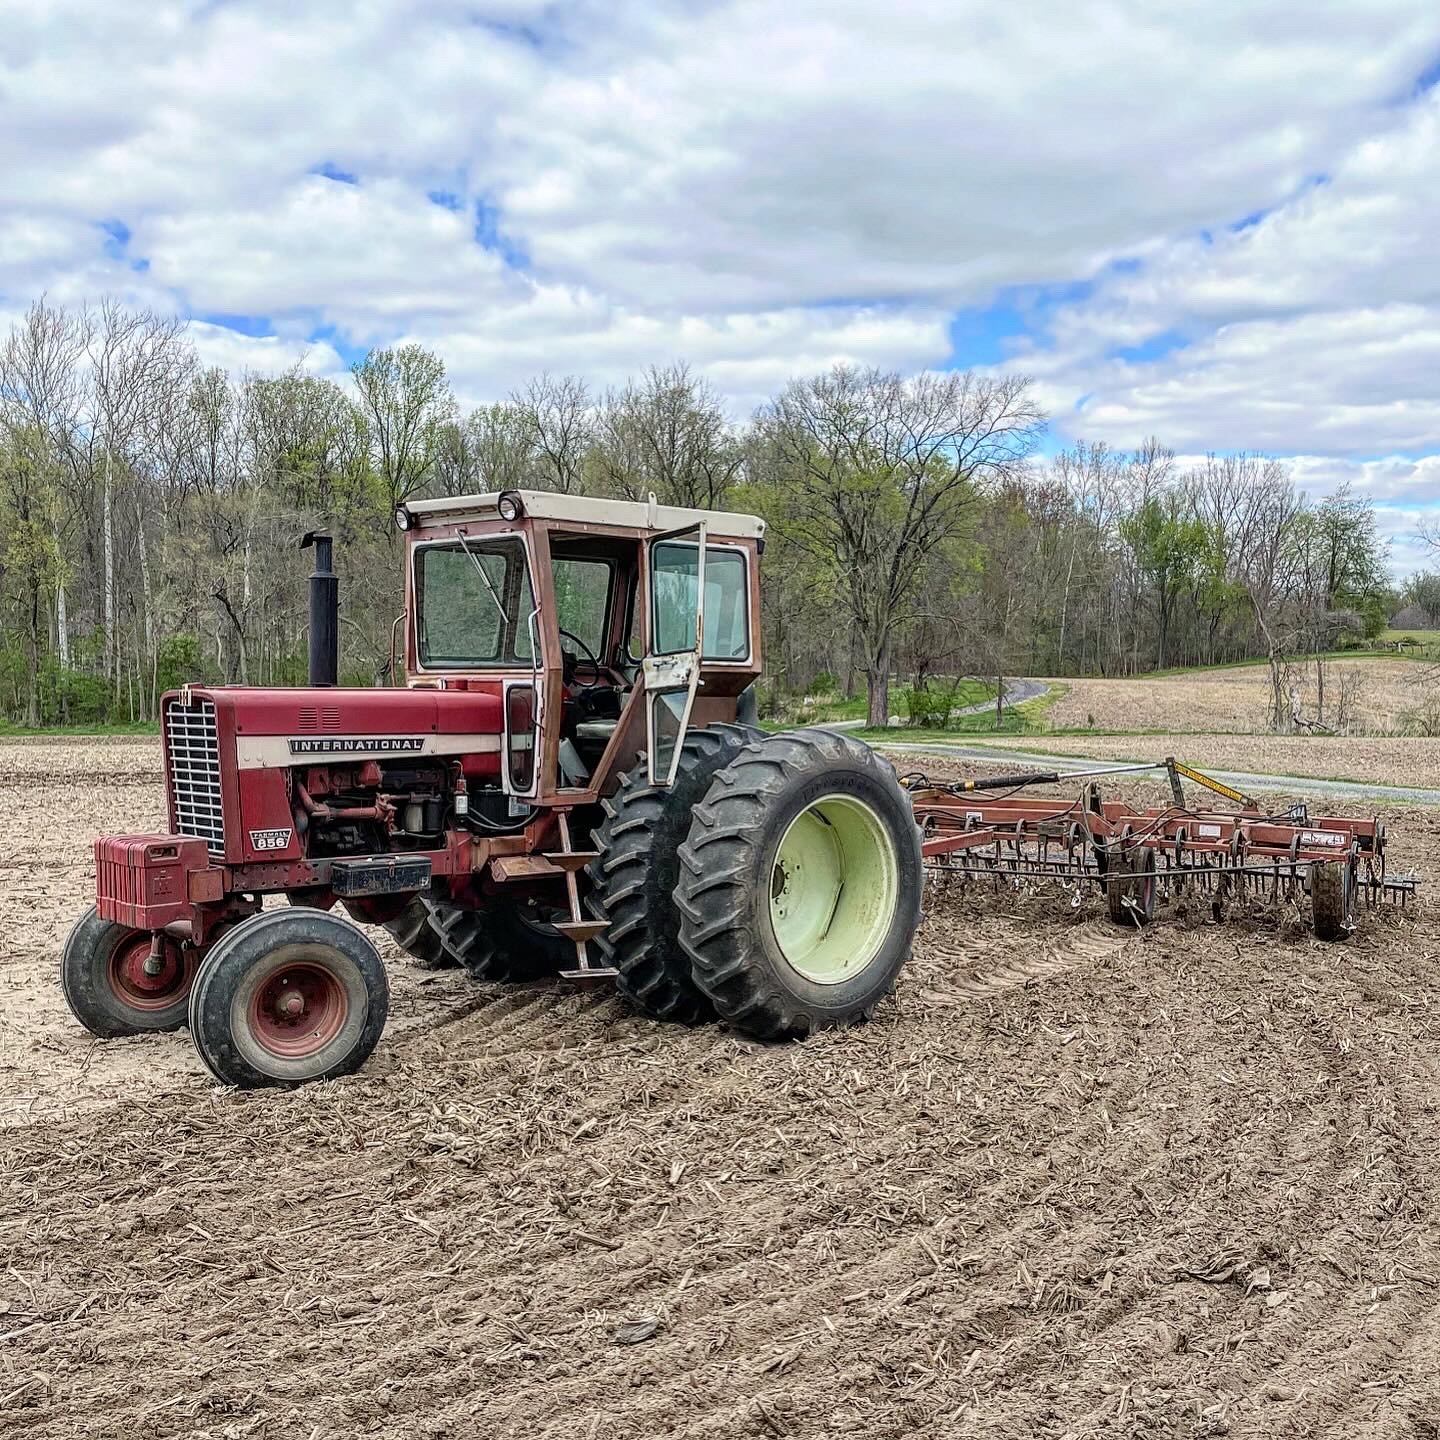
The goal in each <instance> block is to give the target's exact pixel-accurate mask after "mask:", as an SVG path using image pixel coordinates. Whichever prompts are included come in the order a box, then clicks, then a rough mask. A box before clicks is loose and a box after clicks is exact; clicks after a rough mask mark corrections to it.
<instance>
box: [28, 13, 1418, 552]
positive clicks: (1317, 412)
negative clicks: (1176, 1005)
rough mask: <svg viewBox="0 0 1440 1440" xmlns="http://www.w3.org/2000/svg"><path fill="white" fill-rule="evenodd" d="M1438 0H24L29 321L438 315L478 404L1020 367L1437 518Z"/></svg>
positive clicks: (1171, 435) (229, 356) (1222, 446)
mask: <svg viewBox="0 0 1440 1440" xmlns="http://www.w3.org/2000/svg"><path fill="white" fill-rule="evenodd" d="M1437 222H1440V7H1437V6H1435V5H1434V3H1433V0H1424V3H1421V0H1374V3H1370V4H1366V5H1364V6H1361V5H1358V4H1339V3H1337V4H1333V5H1328V6H1322V7H1319V8H1318V9H1317V8H1316V7H1315V6H1314V5H1313V3H1308V4H1300V3H1289V0H1269V3H1267V4H1266V5H1263V6H1256V5H1254V4H1253V3H1251V0H1215V3H1213V4H1212V5H1210V6H1207V7H1203V8H1197V7H1188V8H1187V7H1164V9H1161V8H1160V7H1155V6H1153V5H1150V4H1147V3H1142V0H1077V3H1064V4H1062V3H1055V0H1036V3H1033V4H1031V5H1027V6H1010V7H1000V6H996V5H993V4H976V3H964V0H961V3H956V0H915V3H914V4H913V5H912V6H910V7H907V9H906V11H905V13H904V15H903V17H902V16H901V15H899V14H897V13H896V12H894V11H893V10H887V9H886V8H885V7H877V6H874V5H873V4H871V3H869V0H791V3H788V4H787V5H786V6H785V7H783V9H782V8H777V7H775V6H774V5H773V4H767V3H762V0H709V3H706V4H704V5H701V6H696V5H694V4H686V3H681V0H607V3H606V4H604V5H601V4H600V3H599V0H490V3H467V0H367V3H366V4H365V5H363V6H357V7H353V8H352V9H351V10H350V11H349V12H348V13H347V15H346V17H345V22H344V24H343V25H341V24H337V22H336V12H335V10H334V8H333V7H332V6H329V5H324V4H321V3H319V0H286V3H281V0H227V3H225V4H222V5H216V4H213V3H199V0H150V3H145V4H140V3H138V0H111V3H109V4H107V5H106V6H104V7H96V6H94V5H93V4H91V3H88V0H10V3H9V4H8V5H7V21H6V26H5V28H4V31H3V33H0V319H6V318H9V317H13V316H14V315H15V314H17V313H18V312H19V311H20V310H22V309H23V308H24V306H25V304H26V303H28V301H29V300H30V299H32V298H33V297H34V296H36V295H37V294H39V293H41V292H44V293H47V294H49V295H50V296H51V298H52V299H58V300H65V301H79V300H82V299H93V298H96V297H97V296H99V295H102V294H106V293H110V294H119V295H122V296H124V297H127V298H129V299H132V300H133V301H135V302H136V303H143V304H151V305H155V306H158V307H161V308H164V309H172V310H179V311H181V312H183V313H185V314H187V315H189V316H191V317H192V318H193V319H194V321H195V324H194V326H193V333H194V336H195V339H196V341H197V343H198V344H199V346H200V347H201V349H202V351H203V353H204V354H205V356H206V357H207V358H208V359H211V360H213V361H215V362H216V363H222V364H226V365H229V366H232V367H235V368H241V367H250V368H254V369H266V368H276V367H280V366H284V365H287V364H291V363H294V362H295V361H296V359H297V358H300V357H303V363H305V364H306V365H307V366H308V367H310V368H311V369H312V370H315V371H316V372H318V373H327V374H335V375H337V376H343V375H344V373H345V371H346V368H347V366H348V364H349V363H350V362H352V361H353V360H354V359H355V358H357V357H358V356H360V355H362V354H363V353H364V352H365V350H366V348H367V347H368V346H370V345H372V344H376V343H390V342H395V341H401V340H412V339H413V340H418V341H420V342H422V343H424V344H426V345H429V346H431V347H432V348H434V349H435V350H436V351H438V352H439V353H440V354H441V355H442V357H443V358H444V359H445V361H446V364H447V366H448V369H449V372H450V375H451V379H452V383H453V384H454V386H455V388H456V390H457V393H458V394H459V395H460V396H461V398H462V400H464V401H466V402H470V403H475V402H479V401H482V400H488V399H492V398H495V397H498V396H501V395H503V394H505V393H507V392H508V391H509V390H511V389H512V388H515V387H516V386H519V385H522V384H523V383H524V382H525V381H526V380H527V379H528V378H530V376H532V375H533V374H535V373H537V372H539V371H541V370H551V371H573V372H576V373H579V374H581V375H583V376H585V377H586V378H587V379H588V380H589V381H590V382H591V383H592V384H593V385H594V386H595V387H596V388H597V389H603V388H604V387H605V386H606V385H610V384H615V383H618V382H620V381H622V380H623V379H624V377H625V376H626V375H627V374H629V373H632V372H633V371H635V370H637V369H639V368H641V367H643V366H645V365H647V364H650V363H654V362H660V363H664V362H668V361H671V360H675V359H685V360H688V361H689V362H690V363H691V364H692V365H693V366H694V367H695V368H697V369H698V370H700V371H702V372H703V373H704V374H705V375H706V376H707V377H708V378H709V379H710V380H711V381H712V382H713V383H714V384H715V385H716V386H717V388H718V389H719V390H720V391H721V392H722V393H723V394H724V395H725V396H726V397H727V398H728V400H729V402H730V404H731V406H732V408H733V410H734V412H735V413H736V415H737V416H744V415H745V414H747V413H748V412H749V411H750V409H751V408H753V406H754V405H755V404H756V403H757V402H758V401H759V400H760V399H762V398H763V397H764V396H765V395H767V394H769V393H771V392H773V391H774V390H775V389H776V388H777V387H778V386H779V385H781V384H783V383H784V381H785V380H786V379H787V378H789V377H790V376H792V375H795V374H799V373H805V372H807V371H812V370H815V369H818V368H821V367H824V366H827V365H829V364H832V363H834V362H835V361H837V360H847V361H854V362H858V363H862V364H875V365H880V366H884V367H887V368H895V369H899V370H902V371H915V370H920V369H925V368H944V367H955V366H979V367H991V366H1000V367H1013V368H1020V369H1023V370H1025V371H1026V372H1027V373H1029V374H1030V375H1032V376H1033V377H1034V380H1035V383H1036V386H1037V388H1038V390H1039V393H1040V395H1041V396H1042V398H1043V400H1044V403H1045V404H1046V406H1047V408H1048V409H1049V411H1050V413H1051V415H1052V417H1053V425H1052V437H1051V442H1050V444H1051V447H1052V448H1054V447H1058V446H1062V445H1064V444H1066V443H1068V442H1069V441H1071V440H1073V439H1075V438H1079V437H1084V438H1086V439H1091V440H1105V441H1108V442H1109V443H1111V444H1112V445H1116V446H1121V447H1126V446H1130V445H1134V444H1138V443H1139V442H1140V441H1141V440H1143V439H1144V438H1146V437H1147V436H1149V435H1151V434H1153V435H1156V436H1158V437H1159V438H1160V439H1161V440H1163V441H1164V442H1166V443H1167V444H1169V445H1170V446H1172V448H1174V449H1175V450H1176V451H1177V452H1178V453H1180V454H1181V455H1183V456H1196V455H1202V454H1204V453H1205V452H1206V451H1207V450H1222V451H1227V450H1257V451H1264V452H1267V453H1271V454H1276V455H1281V456H1286V457H1293V458H1294V465H1295V473H1296V474H1297V476H1298V477H1300V479H1301V481H1302V483H1303V484H1304V485H1305V486H1306V488H1307V489H1308V490H1311V491H1312V493H1315V494H1317V495H1318V494H1324V493H1325V492H1326V491H1327V490H1328V489H1331V488H1333V487H1334V486H1335V485H1337V484H1339V483H1341V482H1342V481H1348V482H1349V483H1351V484H1352V485H1353V486H1355V487H1356V488H1357V489H1360V490H1362V491H1364V492H1366V493H1368V494H1370V495H1371V496H1372V497H1373V499H1374V500H1375V503H1376V505H1377V509H1378V513H1379V514H1380V516H1381V521H1382V528H1383V529H1384V530H1385V532H1386V533H1387V534H1388V535H1389V536H1390V537H1391V540H1392V544H1393V548H1394V555H1395V564H1396V568H1397V569H1399V570H1405V569H1408V568H1411V567H1413V566H1414V565H1416V564H1419V563H1421V561H1422V559H1423V558H1424V553H1425V552H1424V551H1423V550H1422V548H1421V547H1420V546H1419V544H1418V542H1417V541H1416V539H1415V531H1416V528H1417V525H1418V524H1419V523H1420V522H1421V521H1423V520H1425V519H1426V518H1427V517H1433V516H1435V514H1436V507H1437V505H1440V460H1437V458H1436V457H1437V451H1440V266H1437V264H1436V262H1435V254H1434V242H1433V236H1434V235H1435V234H1436V233H1440V223H1437Z"/></svg>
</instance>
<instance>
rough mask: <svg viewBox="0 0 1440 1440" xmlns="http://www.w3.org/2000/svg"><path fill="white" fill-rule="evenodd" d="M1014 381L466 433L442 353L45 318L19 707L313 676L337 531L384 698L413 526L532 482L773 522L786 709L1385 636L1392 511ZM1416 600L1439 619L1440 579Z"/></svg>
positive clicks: (7, 467)
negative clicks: (1197, 456) (315, 551)
mask: <svg viewBox="0 0 1440 1440" xmlns="http://www.w3.org/2000/svg"><path fill="white" fill-rule="evenodd" d="M1044 424H1045V417H1044V415H1043V414H1042V412H1041V410H1040V408H1039V405H1038V403H1037V401H1036V399H1035V396H1034V393H1033V391H1032V387H1031V385H1030V383H1029V381H1028V380H1027V379H1026V378H1025V377H1023V376H1016V375H981V374H975V373H964V374H961V373H942V374H922V375H919V376H915V377H912V378H908V379H906V378H902V377H900V376H898V375H894V374H886V373H882V372H879V371H875V370H866V369H860V368H857V367H850V366H836V367H834V368H833V369H831V370H829V371H827V372H825V373H824V374H821V375H815V376H809V377H802V378H799V379H796V380H793V381H792V382H791V383H790V384H789V385H787V386H786V387H785V389H784V390H783V391H782V392H781V393H780V394H779V395H777V396H776V397H775V398H774V399H773V400H771V401H770V402H768V403H767V404H765V405H763V406H761V407H760V409H759V410H758V412H757V413H756V414H755V416H754V417H753V418H752V419H751V420H750V421H749V422H747V423H736V422H735V421H734V420H733V419H732V418H731V417H730V416H729V415H728V414H727V412H726V409H725V407H724V405H723V403H722V402H721V400H720V397H719V396H718V395H717V394H716V393H715V391H714V390H713V389H712V388H711V387H710V385H709V384H708V383H707V382H706V381H705V380H704V379H702V378H701V377H699V376H697V375H696V374H694V373H693V372H691V371H690V370H689V369H688V368H687V367H686V366H684V365H683V364H681V365H671V366H667V367H654V368H652V369H650V370H649V371H647V372H646V373H645V374H644V375H643V376H641V377H638V378H635V379H633V380H631V381H629V382H627V383H626V384H625V385H624V386H621V387H619V388H618V389H613V390H607V391H604V392H600V393H597V392H595V391H592V390H591V389H590V388H589V387H587V386H586V384H585V383H584V382H583V381H581V380H579V379H576V378H574V377H565V376H554V375H543V376H539V377H535V378H532V379H529V380H527V381H525V382H524V383H521V384H520V385H519V386H518V387H517V388H516V390H515V391H514V392H513V393H512V394H511V395H510V396H509V397H508V398H507V399H506V400H504V401H501V402H498V403H496V404H492V405H486V406H482V407H480V408H479V409H476V410H473V411H471V412H470V413H468V414H465V413H462V411H461V409H460V407H459V406H458V405H457V403H456V401H455V398H454V396H453V394H452V392H451V389H450V386H449V384H448V382H447V379H446V374H445V367H444V364H443V362H442V360H441V359H440V358H439V357H437V356H435V355H433V354H431V353H429V352H428V351H426V350H424V349H423V348H421V347H419V346H415V345H407V346H401V347H399V348H396V349H379V350H374V351H372V352H371V353H370V354H369V355H368V356H367V357H366V358H365V360H364V361H362V362H360V363H359V364H357V365H356V366H355V367H354V369H353V373H352V379H351V383H348V384H339V383H336V382H335V381H332V380H328V379H322V378H318V377H316V376H313V375H310V374H307V373H305V372H304V370H303V369H301V368H299V367H296V368H295V369H292V370H290V371H288V372H286V373H284V374H281V375H278V376H272V375H254V374H248V373H247V374H240V375H230V374H226V373H225V372H224V371H222V370H219V369H213V368H210V369H206V368H203V367H202V366H201V364H200V362H199V360H198V358H197V356H196V353H195V351H194V348H193V346H192V345H191V344H190V343H189V341H188V340H187V338H186V334H185V328H184V325H183V323H181V322H179V321H176V320H174V319H171V318H168V317H162V316H157V315H153V314H149V313H144V312H134V311H129V310H126V309H125V308H123V307H122V306H119V305H117V304H115V303H113V302H105V303H103V304H101V305H99V306H98V307H95V308H93V309H66V308H63V307H59V306H55V305H51V304H48V303H46V302H43V301H42V302H39V303H37V304H35V305H34V306H32V307H31V309H30V311H29V312H28V313H27V315H26V316H25V317H24V319H23V320H22V321H21V322H20V323H19V324H17V325H16V326H15V327H14V329H13V330H12V331H11V333H10V335H9V336H8V338H7V339H6V340H5V341H4V344H3V346H0V714H3V715H4V716H5V717H6V718H7V719H9V720H10V721H12V722H17V723H22V724H28V725H40V724H91V723H98V722H112V723H116V722H118V723H125V722H131V721H137V722H138V721H145V720H148V719H151V718H153V717H154V715H155V714H156V712H157V709H158V701H159V696H160V695H161V694H162V693H163V691H164V690H165V689H167V688H169V687H171V686H174V685H176V684H179V683H181V682H182V681H185V680H207V681H212V682H213V681H239V682H242V683H249V684H297V683H303V680H304V674H305V664H304V654H305V646H306V640H305V629H304V627H305V615H306V607H305V601H304V595H305V575H306V571H307V567H306V565H305V564H304V562H303V561H302V559H301V557H300V556H299V554H298V553H297V551H296V548H295V547H296V544H297V542H298V540H299V537H300V536H301V534H302V533H304V532H305V531H306V530H314V529H329V530H330V531H331V532H332V533H333V534H334V536H335V540H336V551H337V568H338V569H339V570H340V573H341V577H342V578H341V584H342V597H343V598H342V621H341V631H342V634H341V643H342V679H343V680H344V681H345V682H346V683H350V684H375V683H384V682H385V680H386V679H387V678H388V666H389V655H390V636H391V625H392V622H393V620H394V618H395V616H396V614H397V613H398V611H399V608H400V603H401V593H402V582H401V575H400V558H401V547H400V544H399V536H398V533H397V532H396V530H395V528H394V524H393V521H392V514H393V511H394V507H395V506H396V505H397V504H398V503H399V502H400V501H402V500H406V499H410V498H413V497H416V496H421V495H432V494H452V495H453V494H463V493H466V492H470V491H486V490H500V489H522V488H539V489H549V490H560V491H564V492H567V493H585V494H599V495H614V496H623V497H628V498H643V497H644V496H645V495H647V494H649V493H650V492H652V491H653V492H654V493H655V494H656V495H658V496H659V498H660V499H661V500H662V501H663V502H666V503H670V504H678V505H687V506H702V507H707V508H716V509H745V510H753V511H756V512H758V513H760V514H762V515H764V516H766V517H767V519H768V520H769V521H770V525H771V530H770V543H769V548H768V549H767V553H766V560H765V567H764V579H763V583H764V586H765V590H766V605H765V624H766V631H767V636H766V638H767V661H768V664H767V678H766V682H765V684H766V687H767V692H769V693H770V694H772V695H773V694H775V693H777V692H778V693H782V694H783V693H795V692H802V691H804V690H805V689H806V688H807V687H808V686H810V685H811V684H812V683H813V682H814V681H815V679H816V677H817V676H819V675H820V674H821V673H822V672H824V673H827V674H829V675H833V676H835V677H836V679H837V682H838V683H839V684H840V685H841V687H842V688H843V689H844V690H845V692H846V693H847V694H851V693H855V692H856V691H857V689H858V688H859V687H862V686H863V687H865V688H866V690H867V693H868V696H869V702H868V710H869V714H870V718H871V720H872V722H874V723H883V722H884V719H885V717H886V715H887V714H888V711H889V694H888V687H889V684H890V679H891V676H892V675H893V674H896V673H898V674H902V675H905V676H907V677H909V678H911V679H912V680H914V681H916V682H919V683H921V684H923V683H924V681H925V680H926V678H927V677H929V676H933V675H937V674H947V675H964V674H975V675H989V676H994V675H1002V674H1015V673H1018V672H1027V673H1032V674H1043V675H1056V676H1064V675H1077V674H1102V675H1117V674H1135V673H1140V672H1143V671H1146V670H1150V669H1155V668H1164V667H1166V666H1176V665H1191V664H1210V663H1216V662H1221V661H1227V660H1238V659H1245V658H1249V657H1256V656H1263V657H1267V658H1268V659H1270V661H1271V668H1272V674H1273V675H1274V677H1275V682H1274V683H1275V706H1276V714H1277V718H1278V716H1279V715H1280V713H1281V706H1282V701H1283V697H1282V695H1281V678H1280V677H1281V665H1282V662H1283V660H1284V659H1285V657H1287V656H1294V655H1297V654H1306V653H1322V652H1324V651H1326V650H1329V649H1332V648H1335V647H1336V646H1339V645H1344V644H1346V643H1350V642H1359V641H1361V640H1363V639H1365V638H1367V637H1373V636H1374V635H1376V634H1378V633H1379V631H1380V629H1381V628H1383V626H1384V624H1385V617H1386V614H1387V611H1388V609H1389V607H1391V606H1392V605H1394V604H1395V603H1396V597H1394V596H1393V595H1392V594H1391V593H1390V591H1389V588H1388V584H1387V580H1386V576H1385V567H1384V554H1383V549H1382V547H1381V545H1380V543H1379V541H1378V540H1377V537H1376V534H1375V527H1374V520H1373V516H1372V515H1371V513H1370V510H1369V507H1368V505H1367V504H1366V503H1365V502H1364V501H1362V500H1360V499H1357V498H1356V497H1353V496H1351V495H1349V494H1348V493H1345V492H1343V491H1342V492H1341V493H1339V494H1337V495H1335V496H1332V497H1331V498H1329V499H1327V500H1325V501H1324V502H1322V503H1319V504H1308V503H1306V501H1305V500H1304V499H1303V497H1302V496H1301V495H1300V494H1299V492H1298V491H1297V489H1296V487H1295V485H1294V482H1293V480H1292V479H1291V477H1290V474H1289V472H1288V470H1287V469H1286V467H1285V465H1284V464H1283V463H1282V462H1280V461H1276V460H1269V459H1264V458H1261V457H1256V456H1249V455H1234V456H1223V457H1219V456H1212V457H1209V458H1207V459H1206V460H1204V461H1202V462H1200V463H1198V464H1195V465H1189V466H1184V467H1182V466H1180V465H1179V464H1177V461H1176V459H1175V457H1174V456H1173V455H1172V454H1171V453H1170V452H1169V451H1168V450H1166V449H1165V448H1164V447H1163V446H1162V445H1160V444H1159V443H1158V442H1154V441H1152V442H1150V443H1149V444H1147V445H1145V446H1144V447H1142V448H1141V449H1140V450H1139V451H1137V452H1134V453H1124V454H1122V453H1119V452H1116V451H1112V450H1110V449H1109V448H1107V447H1106V446H1104V445H1089V444H1085V443H1080V444H1077V445H1076V446H1075V447H1074V448H1073V449H1070V450H1067V451H1063V452H1061V453H1059V454H1055V455H1052V456H1049V457H1048V458H1046V457H1041V456H1039V454H1038V451H1039V447H1040V445H1041V442H1042V439H1043V436H1044ZM1416 585H1417V586H1418V587H1419V588H1416V589H1415V594H1414V598H1413V599H1412V603H1414V604H1417V605H1419V604H1421V602H1422V601H1424V602H1425V603H1430V601H1431V598H1432V597H1431V596H1430V592H1429V590H1427V589H1425V587H1424V585H1423V583H1421V582H1419V581H1417V582H1416Z"/></svg>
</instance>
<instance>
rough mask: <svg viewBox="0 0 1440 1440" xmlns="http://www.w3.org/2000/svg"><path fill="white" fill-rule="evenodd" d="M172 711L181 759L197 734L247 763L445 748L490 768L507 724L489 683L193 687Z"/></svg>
mask: <svg viewBox="0 0 1440 1440" xmlns="http://www.w3.org/2000/svg"><path fill="white" fill-rule="evenodd" d="M163 713H164V716H165V728H166V732H167V736H168V737H169V738H170V740H171V741H172V743H171V745H170V747H169V748H170V750H171V752H172V756H173V755H174V754H175V753H176V744H175V743H174V742H175V741H177V740H178V738H179V737H180V735H181V734H182V732H185V731H189V732H195V733H197V734H200V735H207V736H209V737H210V738H212V740H213V741H214V742H218V745H217V748H218V750H219V751H220V753H222V754H225V753H229V754H233V755H234V757H235V760H234V763H235V766H236V768H238V769H240V770H271V769H284V768H287V767H289V766H292V765H303V764H312V765H326V764H334V763H339V762H341V761H345V760H383V759H404V758H407V757H408V758H414V759H420V758H422V757H434V756H440V755H444V756H460V755H465V756H467V757H468V756H476V755H487V756H488V762H489V763H488V764H484V762H482V765H483V768H485V769H489V768H493V766H494V765H495V763H496V760H495V756H496V755H497V754H498V751H499V748H500V742H499V737H500V732H501V724H502V721H501V716H502V711H501V702H500V697H499V695H497V694H495V693H493V692H491V691H479V690H362V689H358V688H357V689H348V688H333V689H332V688H328V687H327V688H325V689H262V688H259V687H254V688H252V687H250V686H238V685H237V686H231V685H223V686H213V687H204V688H202V687H200V686H186V687H185V688H184V689H181V690H177V691H172V692H171V693H170V694H168V695H166V696H165V700H164V704H163ZM467 768H469V767H468V766H467Z"/></svg>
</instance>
